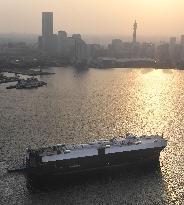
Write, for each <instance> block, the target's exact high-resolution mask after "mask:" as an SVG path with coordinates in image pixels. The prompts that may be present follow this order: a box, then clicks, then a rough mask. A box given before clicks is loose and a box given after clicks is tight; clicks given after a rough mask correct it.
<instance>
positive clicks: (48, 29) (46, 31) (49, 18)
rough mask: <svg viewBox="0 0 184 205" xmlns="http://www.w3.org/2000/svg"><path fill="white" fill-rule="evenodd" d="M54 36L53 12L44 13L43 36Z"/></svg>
mask: <svg viewBox="0 0 184 205" xmlns="http://www.w3.org/2000/svg"><path fill="white" fill-rule="evenodd" d="M52 35H53V12H42V36H43V37H48V36H52Z"/></svg>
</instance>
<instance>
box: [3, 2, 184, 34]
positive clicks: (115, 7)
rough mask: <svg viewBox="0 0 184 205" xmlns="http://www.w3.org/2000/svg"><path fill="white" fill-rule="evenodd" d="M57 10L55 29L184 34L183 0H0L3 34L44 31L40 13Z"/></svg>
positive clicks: (55, 13)
mask: <svg viewBox="0 0 184 205" xmlns="http://www.w3.org/2000/svg"><path fill="white" fill-rule="evenodd" d="M42 11H53V12H54V30H55V32H56V31H57V30H66V31H68V32H69V33H74V32H75V33H82V34H118V35H130V34H131V33H132V24H133V22H134V20H135V19H136V20H137V21H138V29H139V34H140V35H147V36H149V35H151V36H154V35H155V36H167V35H168V36H169V35H176V36H177V35H180V34H183V33H184V0H0V33H8V32H17V33H36V34H39V33H41V12H42Z"/></svg>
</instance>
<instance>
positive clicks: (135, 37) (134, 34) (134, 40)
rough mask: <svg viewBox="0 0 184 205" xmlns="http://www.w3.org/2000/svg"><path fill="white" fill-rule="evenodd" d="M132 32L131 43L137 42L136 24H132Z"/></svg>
mask: <svg viewBox="0 0 184 205" xmlns="http://www.w3.org/2000/svg"><path fill="white" fill-rule="evenodd" d="M133 29H134V32H133V43H136V42H137V22H136V21H135V23H134V28H133Z"/></svg>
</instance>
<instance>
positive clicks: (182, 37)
mask: <svg viewBox="0 0 184 205" xmlns="http://www.w3.org/2000/svg"><path fill="white" fill-rule="evenodd" d="M181 46H184V35H181Z"/></svg>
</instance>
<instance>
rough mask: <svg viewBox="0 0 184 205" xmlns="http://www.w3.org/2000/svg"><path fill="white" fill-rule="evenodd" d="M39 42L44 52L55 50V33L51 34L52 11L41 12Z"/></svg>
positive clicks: (53, 52) (52, 52)
mask: <svg viewBox="0 0 184 205" xmlns="http://www.w3.org/2000/svg"><path fill="white" fill-rule="evenodd" d="M39 44H40V45H41V48H42V49H41V50H42V51H43V52H44V53H45V54H55V53H56V52H57V48H56V47H57V35H54V34H53V12H42V37H41V38H40V43H39Z"/></svg>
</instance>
